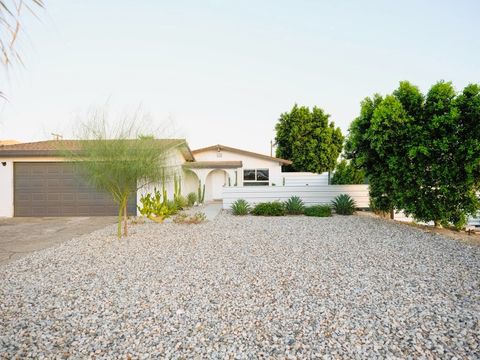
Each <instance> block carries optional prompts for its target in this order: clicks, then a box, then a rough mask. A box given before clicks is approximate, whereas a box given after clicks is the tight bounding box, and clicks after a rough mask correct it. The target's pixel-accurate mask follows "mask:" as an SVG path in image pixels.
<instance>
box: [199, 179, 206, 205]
mask: <svg viewBox="0 0 480 360" xmlns="http://www.w3.org/2000/svg"><path fill="white" fill-rule="evenodd" d="M197 193H198V194H197V200H198V203H199V204H203V202H204V201H205V184H203V186H202V182H201V181H198V190H197Z"/></svg>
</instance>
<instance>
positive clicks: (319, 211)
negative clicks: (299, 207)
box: [304, 205, 332, 217]
mask: <svg viewBox="0 0 480 360" xmlns="http://www.w3.org/2000/svg"><path fill="white" fill-rule="evenodd" d="M304 214H305V215H306V216H317V217H329V216H332V208H331V207H330V206H328V205H313V206H309V207H306V208H305V211H304Z"/></svg>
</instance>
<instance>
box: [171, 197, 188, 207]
mask: <svg viewBox="0 0 480 360" xmlns="http://www.w3.org/2000/svg"><path fill="white" fill-rule="evenodd" d="M174 203H175V207H176V208H177V209H178V210H184V209H186V208H187V207H188V200H187V198H185V196H182V195H177V196H176V197H175V200H174Z"/></svg>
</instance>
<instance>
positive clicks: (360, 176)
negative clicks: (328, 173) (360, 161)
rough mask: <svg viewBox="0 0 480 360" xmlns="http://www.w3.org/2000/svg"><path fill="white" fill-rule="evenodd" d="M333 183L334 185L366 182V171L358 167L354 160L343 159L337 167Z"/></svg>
mask: <svg viewBox="0 0 480 360" xmlns="http://www.w3.org/2000/svg"><path fill="white" fill-rule="evenodd" d="M331 183H332V185H348V184H364V183H365V172H364V171H363V170H361V169H357V168H356V167H355V166H354V164H352V162H348V161H347V160H345V159H343V160H342V161H340V162H339V163H338V164H337V166H336V167H335V172H334V173H333V176H332V180H331Z"/></svg>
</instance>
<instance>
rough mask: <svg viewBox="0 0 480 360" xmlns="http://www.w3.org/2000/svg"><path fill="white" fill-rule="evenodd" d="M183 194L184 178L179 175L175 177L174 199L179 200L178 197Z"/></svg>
mask: <svg viewBox="0 0 480 360" xmlns="http://www.w3.org/2000/svg"><path fill="white" fill-rule="evenodd" d="M180 196H182V178H181V177H180V176H179V177H178V178H177V175H175V176H174V177H173V200H174V201H177V199H178V198H179V197H180Z"/></svg>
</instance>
